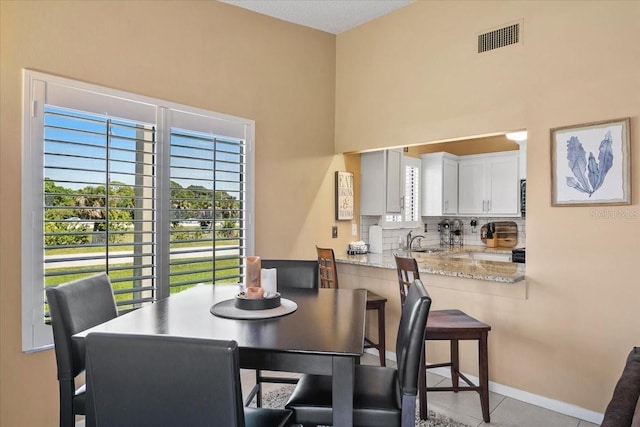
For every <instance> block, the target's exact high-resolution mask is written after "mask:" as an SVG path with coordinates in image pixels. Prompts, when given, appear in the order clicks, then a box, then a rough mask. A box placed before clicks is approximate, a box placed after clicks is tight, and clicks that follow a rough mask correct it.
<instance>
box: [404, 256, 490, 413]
mask: <svg viewBox="0 0 640 427" xmlns="http://www.w3.org/2000/svg"><path fill="white" fill-rule="evenodd" d="M395 259H396V269H397V271H398V283H399V286H400V301H401V302H402V304H406V302H405V301H406V296H407V289H408V290H410V289H411V286H413V285H412V283H415V280H419V279H420V272H419V270H418V263H417V262H416V260H415V258H406V257H399V256H397V255H396V256H395ZM411 278H412V280H413V282H410V281H409V280H411ZM490 330H491V326H489V325H487V324H486V323H483V322H480V321H479V320H476V319H475V318H473V317H471V316H469V315H468V314H466V313H464V312H463V311H460V310H432V311H431V313H430V314H429V320H428V321H427V333H426V340H427V341H438V340H439V341H449V347H450V360H449V361H448V362H446V363H434V364H426V357H425V358H424V360H425V364H424V365H423V366H422V367H421V369H420V379H419V388H420V393H419V395H420V397H419V402H420V418H421V419H423V420H426V419H427V392H429V391H434V392H435V391H453V392H456V393H457V392H459V391H477V392H478V394H479V395H480V406H481V408H482V419H483V420H484V422H486V423H488V422H490V420H491V418H490V415H489V356H488V349H487V338H488V335H489V331H490ZM461 340H475V341H477V342H478V371H479V372H478V377H479V378H478V385H477V386H476V385H475V384H474V383H473V382H472V381H471V380H469V379H468V378H467V377H466V376H465V375H464V374H462V373H461V372H460V356H459V341H461ZM441 367H450V369H451V387H447V386H441V387H427V380H426V369H432V368H441ZM460 379H462V380H463V381H464V382H465V383H466V384H467V385H466V386H460V385H459V380H460Z"/></svg>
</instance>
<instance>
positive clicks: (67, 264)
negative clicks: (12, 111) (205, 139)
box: [43, 105, 156, 310]
mask: <svg viewBox="0 0 640 427" xmlns="http://www.w3.org/2000/svg"><path fill="white" fill-rule="evenodd" d="M155 150H156V130H155V126H154V125H152V124H149V123H144V122H139V121H134V120H130V119H121V118H114V117H109V116H106V115H104V114H95V113H90V112H86V111H78V110H73V109H69V108H62V107H57V106H55V105H46V106H45V107H44V153H43V154H44V187H43V206H44V209H43V224H44V246H43V247H44V251H45V256H44V267H45V268H44V281H45V286H52V285H57V284H60V283H64V282H67V281H70V280H74V279H78V278H81V277H85V276H88V275H91V274H95V273H98V272H106V273H107V274H108V275H109V277H110V279H111V282H112V286H113V288H114V294H115V297H116V302H117V304H118V307H119V309H120V310H128V309H131V308H134V307H136V306H138V305H140V304H141V303H144V302H148V301H153V300H154V295H155V293H154V292H153V291H154V289H155V285H156V257H155V255H154V254H155V245H156V242H155V217H156V215H155V207H156V178H155V176H154V163H155Z"/></svg>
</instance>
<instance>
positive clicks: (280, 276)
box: [261, 259, 318, 290]
mask: <svg viewBox="0 0 640 427" xmlns="http://www.w3.org/2000/svg"><path fill="white" fill-rule="evenodd" d="M261 265H262V268H275V269H276V270H277V276H276V277H277V283H278V289H282V290H286V289H318V261H317V260H315V259H313V260H299V259H263V260H262V261H261Z"/></svg>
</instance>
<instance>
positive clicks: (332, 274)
mask: <svg viewBox="0 0 640 427" xmlns="http://www.w3.org/2000/svg"><path fill="white" fill-rule="evenodd" d="M316 252H317V253H318V275H319V276H320V287H321V288H334V289H337V288H338V274H337V269H336V258H335V255H334V253H333V249H331V248H319V247H317V246H316ZM386 302H387V299H386V298H385V297H383V296H381V295H378V294H376V293H374V292H371V291H367V311H368V310H375V311H376V312H377V314H378V342H377V343H374V342H373V341H371V340H370V339H368V338H366V337H365V339H364V341H365V342H364V348H375V349H376V350H378V354H379V357H380V366H386V365H387V363H386V356H385V353H386V345H385V318H384V309H385V305H386Z"/></svg>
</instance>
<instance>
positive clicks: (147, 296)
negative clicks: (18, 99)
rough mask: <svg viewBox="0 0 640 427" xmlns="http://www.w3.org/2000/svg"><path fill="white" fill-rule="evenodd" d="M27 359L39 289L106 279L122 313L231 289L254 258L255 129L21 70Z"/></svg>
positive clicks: (44, 327)
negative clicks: (182, 294) (205, 290)
mask: <svg viewBox="0 0 640 427" xmlns="http://www.w3.org/2000/svg"><path fill="white" fill-rule="evenodd" d="M24 93H25V103H24V111H23V117H24V144H23V162H24V163H23V167H22V171H23V176H22V187H23V191H22V194H23V197H22V212H23V215H22V235H23V239H22V240H23V241H22V261H23V268H22V288H23V294H22V295H23V297H22V311H23V322H22V326H23V328H22V333H23V350H24V351H33V350H37V349H41V348H47V347H48V346H50V345H51V344H52V342H53V340H52V335H51V328H50V326H49V325H48V324H47V316H48V309H47V305H46V301H45V295H44V289H45V287H46V286H55V285H59V284H62V283H66V282H68V281H71V280H75V279H79V278H82V277H86V276H89V275H92V274H95V273H97V272H106V273H107V274H108V275H109V278H110V279H111V282H112V286H113V289H114V294H115V297H116V303H117V304H118V307H119V309H120V310H130V309H135V308H136V307H138V306H140V305H142V304H144V303H148V302H152V301H155V300H157V299H161V298H165V297H167V296H169V295H170V294H172V293H175V292H179V291H181V290H184V289H186V288H189V287H191V286H194V285H196V284H199V283H203V284H212V283H215V284H229V283H237V282H239V281H241V280H242V277H243V276H244V265H245V259H246V256H247V255H251V254H253V221H252V217H253V209H254V205H253V200H254V196H253V189H254V178H253V170H254V166H253V163H254V151H253V136H254V123H253V121H251V120H247V119H242V118H237V117H233V116H227V115H223V114H219V113H213V112H210V111H205V110H201V109H197V108H192V107H188V106H184V105H179V104H174V103H169V102H166V101H162V100H158V99H153V98H148V97H141V96H138V95H134V94H130V93H126V92H121V91H115V90H112V89H107V88H103V87H99V86H95V85H89V84H85V83H82V82H76V81H73V80H68V79H64V78H60V77H56V76H50V75H46V74H43V73H38V72H33V71H28V70H25V73H24Z"/></svg>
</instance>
